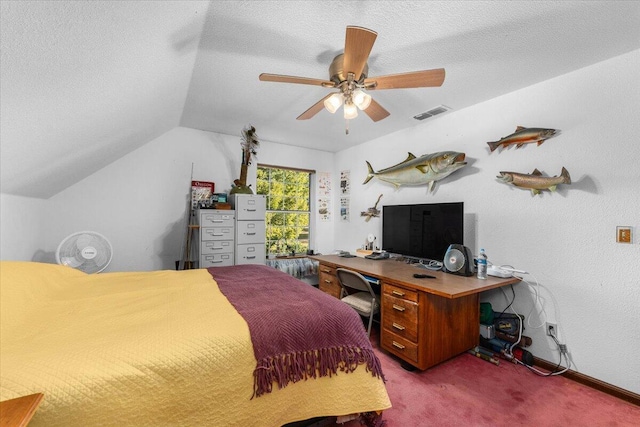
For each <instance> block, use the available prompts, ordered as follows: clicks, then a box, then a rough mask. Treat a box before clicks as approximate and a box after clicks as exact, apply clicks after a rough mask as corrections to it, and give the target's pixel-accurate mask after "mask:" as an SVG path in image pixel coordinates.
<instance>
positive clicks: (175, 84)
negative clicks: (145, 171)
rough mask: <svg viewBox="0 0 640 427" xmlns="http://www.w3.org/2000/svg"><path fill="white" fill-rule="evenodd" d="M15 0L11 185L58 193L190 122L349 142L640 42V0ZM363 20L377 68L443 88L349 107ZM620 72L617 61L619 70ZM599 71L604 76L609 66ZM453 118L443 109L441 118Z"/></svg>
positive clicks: (325, 144) (8, 59) (296, 139)
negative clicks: (340, 71)
mask: <svg viewBox="0 0 640 427" xmlns="http://www.w3.org/2000/svg"><path fill="white" fill-rule="evenodd" d="M1 6H2V15H1V20H2V21H1V30H2V34H1V35H2V37H1V43H2V46H1V47H2V52H1V55H2V56H1V58H0V59H1V76H0V77H1V92H0V101H1V111H0V119H1V127H0V132H1V133H0V142H1V144H2V145H1V150H2V152H1V154H2V155H1V162H2V163H1V172H2V177H1V184H2V192H5V193H13V194H21V195H26V196H35V197H50V196H51V195H53V194H55V193H57V192H59V191H61V190H62V189H64V188H66V187H67V186H69V185H71V184H73V183H74V182H77V181H78V180H80V179H82V178H84V177H86V176H88V175H89V174H90V173H91V172H93V171H95V170H96V169H99V168H100V167H103V166H105V165H107V164H108V163H110V162H112V161H113V160H115V159H117V158H118V157H121V156H123V155H125V154H127V153H128V152H130V151H132V150H134V149H135V148H138V147H140V146H141V145H143V144H145V143H147V142H148V141H150V140H151V139H153V138H155V137H157V136H159V135H161V134H162V133H164V132H166V131H168V130H170V129H171V128H173V127H175V126H186V127H192V128H196V129H203V130H209V131H215V132H220V133H226V134H231V135H239V134H240V131H241V129H242V128H243V127H244V126H246V125H247V124H249V123H251V124H253V125H254V126H255V127H256V128H257V129H258V135H259V136H260V138H261V139H263V140H267V141H273V142H279V143H283V144H290V145H298V146H303V147H311V148H316V149H321V150H326V151H338V150H341V149H343V148H346V147H349V146H353V145H356V144H359V143H362V142H365V141H368V140H371V139H374V138H377V137H379V136H381V135H385V134H388V133H391V132H395V131H398V130H400V129H403V128H407V127H411V126H418V125H419V124H420V123H422V122H418V121H416V120H414V119H413V118H412V117H413V116H414V115H416V114H419V113H421V112H423V111H426V110H428V109H430V108H432V107H436V106H438V105H441V104H443V105H446V106H448V107H451V108H452V109H453V110H454V111H455V110H460V109H462V108H465V107H468V106H470V105H473V104H476V103H479V102H482V101H485V100H487V99H491V98H494V97H496V96H499V95H502V94H505V93H508V92H511V91H514V90H517V89H520V88H522V87H526V86H529V85H532V84H535V83H537V82H540V81H543V80H547V79H550V78H553V77H555V76H558V75H561V74H565V73H568V72H570V71H573V70H576V69H578V68H582V67H585V66H588V65H590V64H593V63H596V62H599V61H602V60H605V59H608V58H611V57H614V56H617V55H620V54H623V53H626V52H628V51H631V50H635V49H638V48H640V2H635V1H633V2H632V1H627V2H622V1H620V2H618V1H604V2H596V1H589V2H572V1H563V2H558V1H549V2H541V1H536V2H523V1H518V2H501V1H491V2H478V1H444V2H435V1H429V2H425V1H416V2H408V1H365V0H361V1H340V2H331V1H213V2H211V3H209V2H192V1H176V2H171V1H160V2H148V1H147V2H143V1H113V2H98V1H92V2H73V1H70V2H67V1H55V2H25V1H21V2H7V1H3V2H2V3H1ZM347 25H357V26H362V27H366V28H370V29H372V30H374V31H376V32H377V33H378V38H377V40H376V42H375V44H374V46H373V50H372V53H371V57H370V60H369V75H370V76H379V75H386V74H396V73H402V72H408V71H416V70H423V69H432V68H440V67H442V68H445V69H446V79H445V82H444V84H443V86H442V87H440V88H419V89H397V90H384V91H382V90H381V91H374V92H372V95H373V96H374V99H376V100H377V101H378V102H379V103H380V104H381V105H382V106H383V107H385V108H386V109H387V110H388V111H389V112H390V113H391V115H390V116H389V117H388V118H386V119H384V120H382V121H380V122H377V123H374V122H372V121H371V120H370V119H369V118H368V117H367V116H366V115H365V114H362V113H361V114H360V116H359V117H358V118H357V119H355V120H351V121H350V122H349V129H350V133H349V135H345V132H344V129H345V121H344V119H343V118H342V117H341V114H340V113H336V114H335V115H331V114H329V113H328V112H326V111H321V112H320V113H318V114H317V115H316V116H315V117H314V118H312V119H311V120H307V121H298V120H295V118H296V117H297V116H298V115H300V114H301V113H302V112H304V111H305V110H306V109H307V108H309V107H310V106H311V105H313V104H314V103H315V102H317V101H318V100H320V99H321V98H322V97H324V96H325V95H326V94H328V93H329V92H330V90H329V89H325V88H322V87H319V86H304V85H294V84H283V83H272V82H260V81H259V80H258V75H259V74H260V73H262V72H266V73H273V74H286V75H294V76H302V77H312V78H319V79H328V78H329V75H328V68H329V64H330V63H331V60H332V59H333V57H334V56H335V55H336V54H338V53H340V52H341V51H342V49H343V47H344V37H345V29H346V26H347ZM612 78H615V76H612ZM594 84H597V82H594ZM431 120H437V118H434V119H431Z"/></svg>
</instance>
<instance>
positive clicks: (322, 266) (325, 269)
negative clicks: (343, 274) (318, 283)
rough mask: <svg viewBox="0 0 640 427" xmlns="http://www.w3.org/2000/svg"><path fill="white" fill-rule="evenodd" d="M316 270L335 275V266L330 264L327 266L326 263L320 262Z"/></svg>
mask: <svg viewBox="0 0 640 427" xmlns="http://www.w3.org/2000/svg"><path fill="white" fill-rule="evenodd" d="M318 272H319V273H326V274H329V275H331V276H335V275H336V268H335V267H330V266H328V265H326V264H320V266H319V267H318ZM336 280H337V279H336Z"/></svg>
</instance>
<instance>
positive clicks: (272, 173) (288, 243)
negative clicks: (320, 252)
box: [256, 165, 313, 256]
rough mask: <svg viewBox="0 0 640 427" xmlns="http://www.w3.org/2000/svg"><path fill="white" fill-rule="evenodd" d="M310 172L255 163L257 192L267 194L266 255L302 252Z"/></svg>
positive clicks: (305, 244)
mask: <svg viewBox="0 0 640 427" xmlns="http://www.w3.org/2000/svg"><path fill="white" fill-rule="evenodd" d="M312 173H313V171H306V170H299V169H287V168H280V167H276V166H264V165H258V170H257V180H256V185H257V193H258V194H264V195H266V196H267V214H266V218H265V220H266V228H267V239H266V255H267V256H269V255H270V254H273V255H284V254H287V255H291V254H294V253H296V254H300V253H306V252H307V250H308V249H309V220H310V216H311V212H310V211H311V207H310V201H311V193H310V188H311V187H310V183H311V174H312Z"/></svg>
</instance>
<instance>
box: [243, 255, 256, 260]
mask: <svg viewBox="0 0 640 427" xmlns="http://www.w3.org/2000/svg"><path fill="white" fill-rule="evenodd" d="M245 258H246V259H256V256H255V255H254V256H248V257H245Z"/></svg>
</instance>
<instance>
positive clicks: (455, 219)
mask: <svg viewBox="0 0 640 427" xmlns="http://www.w3.org/2000/svg"><path fill="white" fill-rule="evenodd" d="M463 225H464V204H463V202H454V203H429V204H415V205H391V206H383V207H382V249H383V250H385V251H387V252H390V253H394V254H399V255H403V256H407V257H413V258H421V259H428V260H436V261H442V260H443V259H444V254H445V252H446V251H447V248H448V247H449V245H450V244H452V243H457V244H461V245H463V244H464V242H463V239H462V238H463V232H464V228H463Z"/></svg>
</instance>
